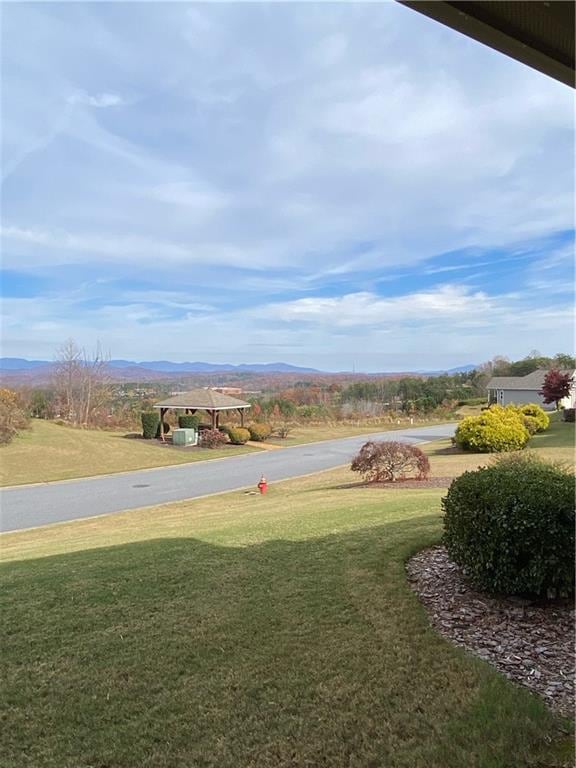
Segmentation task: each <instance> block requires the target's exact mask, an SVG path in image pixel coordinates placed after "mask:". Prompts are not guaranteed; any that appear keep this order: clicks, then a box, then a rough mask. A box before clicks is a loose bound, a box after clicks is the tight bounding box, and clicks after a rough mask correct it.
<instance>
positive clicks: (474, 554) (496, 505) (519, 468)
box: [442, 454, 574, 596]
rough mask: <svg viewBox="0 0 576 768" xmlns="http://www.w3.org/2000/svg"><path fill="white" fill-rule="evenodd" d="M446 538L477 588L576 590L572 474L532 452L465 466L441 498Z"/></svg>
mask: <svg viewBox="0 0 576 768" xmlns="http://www.w3.org/2000/svg"><path fill="white" fill-rule="evenodd" d="M442 506H443V509H444V544H445V545H446V549H447V550H448V554H449V556H450V557H451V559H452V560H453V561H454V562H455V563H458V565H460V566H461V567H462V568H463V571H464V574H465V576H466V577H467V578H468V580H469V581H470V582H471V583H472V584H473V585H474V586H475V587H477V588H479V589H483V590H486V591H488V592H493V593H501V594H511V595H523V594H525V595H538V596H555V595H565V594H571V593H572V592H573V591H574V556H573V552H574V477H573V475H571V474H570V473H569V472H568V471H567V470H566V469H565V468H563V467H561V466H559V465H554V464H550V463H548V462H545V461H543V460H542V459H539V458H537V457H535V456H532V455H530V454H527V455H519V454H516V455H514V456H507V457H504V458H501V459H500V460H499V461H498V462H497V463H495V464H493V465H492V466H489V467H483V468H481V469H478V470H476V471H474V472H465V473H464V474H463V475H461V476H460V477H458V478H456V480H454V481H453V482H452V485H451V486H450V488H449V490H448V494H447V496H446V497H445V498H444V499H443V500H442Z"/></svg>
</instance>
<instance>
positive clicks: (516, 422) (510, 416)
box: [454, 405, 530, 453]
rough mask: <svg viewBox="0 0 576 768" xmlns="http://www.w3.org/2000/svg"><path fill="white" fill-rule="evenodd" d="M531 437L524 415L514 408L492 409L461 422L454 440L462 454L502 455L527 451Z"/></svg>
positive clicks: (495, 407) (498, 407) (497, 406)
mask: <svg viewBox="0 0 576 768" xmlns="http://www.w3.org/2000/svg"><path fill="white" fill-rule="evenodd" d="M529 439H530V433H529V431H528V430H527V429H526V426H525V425H524V423H523V414H521V413H520V412H519V410H518V409H517V408H516V407H515V406H506V408H503V407H502V406H500V405H494V406H491V407H490V408H488V409H487V410H485V411H483V413H481V414H480V415H479V416H468V417H467V418H465V419H463V420H462V421H461V422H460V424H459V425H458V428H457V429H456V434H455V436H454V440H455V442H456V445H458V446H459V447H460V448H463V449H464V450H465V451H474V452H476V453H502V452H504V451H519V450H522V448H525V447H526V444H527V443H528V440H529Z"/></svg>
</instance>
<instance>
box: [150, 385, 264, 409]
mask: <svg viewBox="0 0 576 768" xmlns="http://www.w3.org/2000/svg"><path fill="white" fill-rule="evenodd" d="M154 408H190V409H196V410H200V411H227V410H232V409H234V408H250V403H246V402H245V401H244V400H238V398H236V397H230V395H223V394H222V392H215V391H214V390H213V389H192V390H191V391H190V392H182V394H180V395H174V397H169V398H168V399H167V400H162V401H161V402H160V403H156V404H155V405H154Z"/></svg>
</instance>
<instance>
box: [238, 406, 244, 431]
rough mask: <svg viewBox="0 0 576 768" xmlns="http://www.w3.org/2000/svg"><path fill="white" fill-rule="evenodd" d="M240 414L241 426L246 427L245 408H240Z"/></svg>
mask: <svg viewBox="0 0 576 768" xmlns="http://www.w3.org/2000/svg"><path fill="white" fill-rule="evenodd" d="M238 413H239V414H240V426H241V427H243V426H244V408H238Z"/></svg>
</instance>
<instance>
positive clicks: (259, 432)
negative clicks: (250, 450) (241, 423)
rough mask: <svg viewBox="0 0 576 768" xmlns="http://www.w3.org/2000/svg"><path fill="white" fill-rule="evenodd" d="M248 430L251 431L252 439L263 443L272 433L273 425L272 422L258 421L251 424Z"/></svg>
mask: <svg viewBox="0 0 576 768" xmlns="http://www.w3.org/2000/svg"><path fill="white" fill-rule="evenodd" d="M248 431H249V432H250V439H251V440H254V441H255V442H257V443H261V442H263V441H264V440H266V439H267V438H269V437H270V435H271V434H272V427H271V426H270V424H265V423H264V422H261V421H258V422H256V424H249V425H248Z"/></svg>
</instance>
